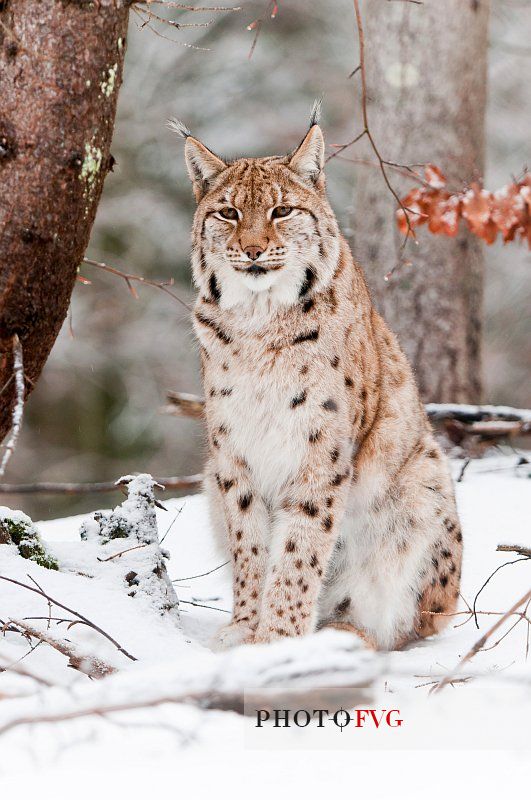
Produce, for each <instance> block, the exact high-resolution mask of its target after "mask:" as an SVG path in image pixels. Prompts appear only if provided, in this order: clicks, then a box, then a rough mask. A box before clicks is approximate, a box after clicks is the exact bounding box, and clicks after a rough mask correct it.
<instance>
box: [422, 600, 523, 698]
mask: <svg viewBox="0 0 531 800" xmlns="http://www.w3.org/2000/svg"><path fill="white" fill-rule="evenodd" d="M529 600H531V589H530V590H529V591H528V592H526V593H525V594H524V596H523V597H521V598H520V599H519V600H517V601H516V603H514V605H513V606H512V607H511V608H510V609H509V611H506V612H505V614H504V615H503V616H502V617H500V619H498V620H497V621H496V622H495V623H494V625H493V626H492V627H491V628H489V629H488V631H487V632H486V633H485V634H484V635H483V636H482V637H481V638H480V639H478V640H477V642H476V643H475V644H474V645H473V646H472V647H471V649H470V650H469V651H468V653H467V654H466V655H465V656H463V658H462V659H461V660H460V661H459V663H458V664H457V665H456V666H455V667H454V669H453V670H452V672H450V673H448V675H446V677H445V678H443V679H442V681H440V683H438V684H437V685H436V686H435V687H434V688H433V689H432V691H433V692H440V691H441V689H444V687H445V686H447V685H448V684H449V683H452V681H454V680H455V675H456V673H457V672H459V670H461V669H462V668H463V666H464V665H465V664H466V663H467V662H468V661H470V660H471V659H472V658H473V657H474V656H475V655H476V653H478V652H479V651H480V650H481V649H482V648H483V647H484V645H485V643H486V642H487V641H488V640H489V638H490V637H491V636H492V634H493V633H495V632H496V631H497V630H498V628H500V626H501V625H503V623H504V622H505V621H506V620H507V619H508V618H509V617H510V616H512V615H513V614H514V612H515V611H518V609H519V608H520V606H523V605H524V603H527V602H528V601H529Z"/></svg>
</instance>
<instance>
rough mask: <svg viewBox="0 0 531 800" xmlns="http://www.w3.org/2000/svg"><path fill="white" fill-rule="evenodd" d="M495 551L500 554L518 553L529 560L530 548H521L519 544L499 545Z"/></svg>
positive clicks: (530, 555)
mask: <svg viewBox="0 0 531 800" xmlns="http://www.w3.org/2000/svg"><path fill="white" fill-rule="evenodd" d="M496 550H497V551H498V552H501V553H518V555H520V556H527V558H531V547H522V546H521V545H519V544H499V545H498V547H497V548H496Z"/></svg>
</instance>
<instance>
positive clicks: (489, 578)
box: [472, 556, 529, 630]
mask: <svg viewBox="0 0 531 800" xmlns="http://www.w3.org/2000/svg"><path fill="white" fill-rule="evenodd" d="M528 560H529V556H523V557H522V558H515V559H514V561H506V562H505V563H504V564H500V566H499V567H496V569H495V570H494V572H492V573H491V574H490V575H489V577H488V578H487V580H486V581H485V583H484V584H483V586H482V587H481V588H480V589H479V591H478V593H477V594H476V596H475V597H474V602H473V603H472V612H473V614H474V622H475V623H476V628H477V629H478V630H479V623H478V618H477V614H476V603H477V600H478V597H479V596H480V594H481V592H482V591H483V589H484V588H485V587H486V586H487V584H488V583H490V581H491V580H492V578H494V576H495V575H496V573H497V572H499V571H500V570H501V569H503V568H504V567H510V566H511V564H518V562H519V561H528Z"/></svg>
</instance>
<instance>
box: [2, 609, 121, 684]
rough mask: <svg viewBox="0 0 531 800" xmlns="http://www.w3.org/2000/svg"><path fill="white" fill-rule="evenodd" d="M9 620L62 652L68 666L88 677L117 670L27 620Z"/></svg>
mask: <svg viewBox="0 0 531 800" xmlns="http://www.w3.org/2000/svg"><path fill="white" fill-rule="evenodd" d="M10 622H11V623H12V624H13V625H16V626H17V627H18V628H19V629H20V630H21V631H24V632H25V633H26V634H27V635H28V636H31V637H32V638H34V639H38V640H39V641H40V642H44V643H45V644H48V645H50V647H53V649H54V650H57V651H58V652H59V653H62V655H64V656H66V657H67V658H68V662H69V666H71V667H73V668H74V669H77V670H78V671H79V672H83V673H84V674H85V675H88V676H89V677H90V678H104V677H105V676H106V675H112V674H113V673H114V672H117V670H116V669H115V667H112V666H111V665H110V664H107V663H105V662H104V661H102V660H101V659H100V658H97V657H96V656H93V655H90V654H84V653H81V652H79V650H78V649H77V648H76V647H75V646H74V645H73V644H72V642H67V641H66V640H65V639H57V638H56V637H55V636H52V635H51V634H50V633H49V632H47V633H45V632H44V631H40V630H39V629H38V628H35V627H34V626H33V625H28V623H27V622H23V621H22V620H17V619H11V620H10Z"/></svg>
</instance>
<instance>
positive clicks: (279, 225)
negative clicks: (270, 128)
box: [185, 125, 338, 310]
mask: <svg viewBox="0 0 531 800" xmlns="http://www.w3.org/2000/svg"><path fill="white" fill-rule="evenodd" d="M185 153H186V160H187V167H188V171H189V174H190V177H191V179H192V183H193V188H194V193H195V196H196V199H197V201H198V206H197V211H196V214H195V219H194V228H193V267H194V280H195V282H196V284H197V285H198V286H199V288H200V290H201V292H202V294H203V296H204V297H206V298H210V299H213V300H215V301H216V302H218V303H219V304H220V306H221V307H222V308H233V307H235V306H237V305H239V304H242V305H245V304H249V303H251V304H253V303H254V304H256V303H257V302H259V303H261V304H262V305H263V306H264V307H265V306H267V308H268V309H269V310H271V309H273V308H274V307H276V306H279V305H289V304H292V303H294V302H297V301H298V300H299V299H300V298H301V297H303V296H304V295H305V294H306V293H308V292H309V291H310V290H315V289H317V288H322V286H324V285H326V284H327V283H328V281H329V280H330V278H331V275H332V273H333V271H334V268H335V265H336V262H337V256H338V229H337V223H336V220H335V217H334V215H333V212H332V210H331V209H330V206H329V204H328V201H327V198H326V194H325V191H324V176H323V175H322V167H323V160H324V159H323V155H324V141H323V136H322V133H321V131H320V129H319V127H318V126H317V125H314V126H312V127H311V128H310V131H309V132H308V134H307V136H306V138H305V139H304V141H303V142H302V144H301V145H300V147H299V148H298V149H297V150H296V151H295V153H293V154H292V155H291V156H286V157H270V158H254V159H250V158H242V159H239V160H238V161H235V162H233V163H232V164H226V163H225V162H223V161H222V160H221V159H219V158H218V157H217V156H215V155H214V154H213V153H212V152H211V151H210V150H208V149H207V148H206V147H204V145H202V144H201V143H200V142H198V141H197V140H196V139H193V138H192V137H191V136H188V137H187V139H186V145H185ZM258 296H259V297H258Z"/></svg>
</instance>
